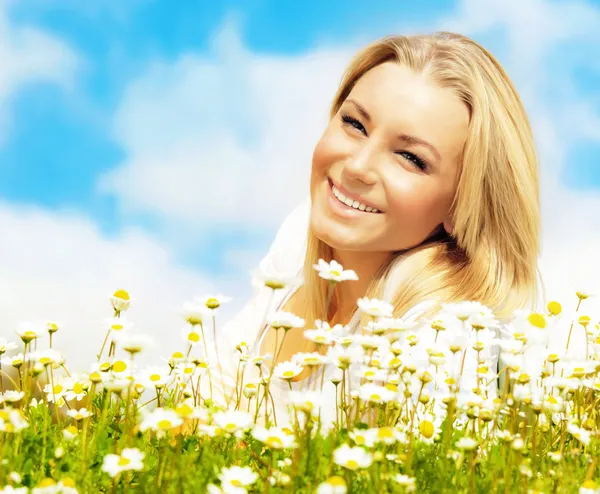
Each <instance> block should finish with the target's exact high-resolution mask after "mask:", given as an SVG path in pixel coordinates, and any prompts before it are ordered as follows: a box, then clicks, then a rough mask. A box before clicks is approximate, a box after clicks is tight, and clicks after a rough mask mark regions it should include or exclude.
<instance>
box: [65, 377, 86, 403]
mask: <svg viewBox="0 0 600 494" xmlns="http://www.w3.org/2000/svg"><path fill="white" fill-rule="evenodd" d="M90 384H91V382H90V380H89V379H88V378H86V377H85V376H80V375H79V374H72V375H71V377H68V378H66V379H65V380H64V386H65V388H66V392H65V399H66V400H67V401H71V400H75V399H76V400H77V401H81V400H82V399H83V398H84V397H85V396H86V395H87V390H88V389H89V386H90Z"/></svg>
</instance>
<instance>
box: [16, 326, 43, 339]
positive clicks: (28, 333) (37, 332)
mask: <svg viewBox="0 0 600 494" xmlns="http://www.w3.org/2000/svg"><path fill="white" fill-rule="evenodd" d="M16 333H17V335H18V336H19V338H21V340H23V342H24V343H29V342H30V341H32V340H35V339H36V338H39V337H40V336H42V335H43V334H44V333H43V331H42V330H41V329H40V328H39V327H37V326H34V325H33V324H32V323H30V322H22V323H20V324H19V329H17V331H16Z"/></svg>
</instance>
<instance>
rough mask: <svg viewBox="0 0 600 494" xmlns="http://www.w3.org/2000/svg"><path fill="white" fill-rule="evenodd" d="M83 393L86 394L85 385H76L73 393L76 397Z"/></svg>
mask: <svg viewBox="0 0 600 494" xmlns="http://www.w3.org/2000/svg"><path fill="white" fill-rule="evenodd" d="M83 392H84V389H83V385H82V384H81V383H75V384H74V385H73V393H75V394H76V395H80V394H81V393H83Z"/></svg>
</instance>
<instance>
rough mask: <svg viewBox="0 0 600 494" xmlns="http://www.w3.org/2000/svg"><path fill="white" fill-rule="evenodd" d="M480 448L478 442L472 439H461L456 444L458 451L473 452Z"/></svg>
mask: <svg viewBox="0 0 600 494" xmlns="http://www.w3.org/2000/svg"><path fill="white" fill-rule="evenodd" d="M477 446H478V442H477V441H476V440H475V439H473V438H472V437H461V438H460V439H459V440H458V441H457V442H456V447H457V448H458V449H464V450H466V451H472V450H474V449H475V448H477Z"/></svg>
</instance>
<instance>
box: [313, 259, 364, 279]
mask: <svg viewBox="0 0 600 494" xmlns="http://www.w3.org/2000/svg"><path fill="white" fill-rule="evenodd" d="M313 268H314V269H316V270H317V271H318V273H319V276H320V277H321V278H323V279H324V280H329V281H331V282H334V283H339V282H340V281H347V280H352V281H356V280H358V276H357V275H356V272H354V271H353V270H352V269H344V268H343V267H342V265H341V264H340V263H339V262H337V261H336V260H335V259H334V260H332V261H331V262H330V263H327V262H325V260H323V259H319V261H318V264H313Z"/></svg>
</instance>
